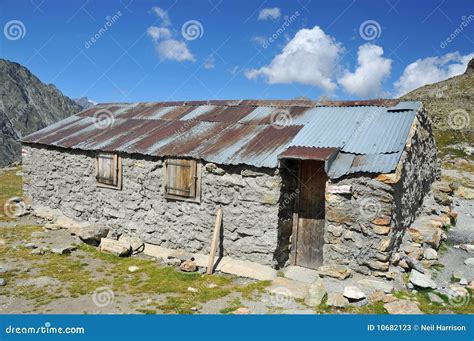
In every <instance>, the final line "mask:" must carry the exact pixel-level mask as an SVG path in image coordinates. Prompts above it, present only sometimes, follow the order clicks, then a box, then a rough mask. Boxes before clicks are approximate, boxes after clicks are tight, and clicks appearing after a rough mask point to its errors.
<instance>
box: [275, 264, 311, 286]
mask: <svg viewBox="0 0 474 341" xmlns="http://www.w3.org/2000/svg"><path fill="white" fill-rule="evenodd" d="M283 275H284V276H285V278H288V279H292V280H295V281H299V282H303V283H309V284H311V283H313V282H314V281H315V280H316V279H317V278H318V277H319V275H318V271H316V270H313V269H308V268H303V267H301V266H296V265H291V266H289V267H287V268H285V269H284V270H283Z"/></svg>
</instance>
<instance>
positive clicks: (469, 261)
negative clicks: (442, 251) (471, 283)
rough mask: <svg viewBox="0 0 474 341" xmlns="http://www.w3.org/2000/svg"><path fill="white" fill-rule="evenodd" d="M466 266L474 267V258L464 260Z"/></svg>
mask: <svg viewBox="0 0 474 341" xmlns="http://www.w3.org/2000/svg"><path fill="white" fill-rule="evenodd" d="M464 264H466V265H468V266H474V258H473V257H471V258H467V259H466V260H464Z"/></svg>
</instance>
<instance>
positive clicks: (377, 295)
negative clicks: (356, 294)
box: [367, 290, 385, 304]
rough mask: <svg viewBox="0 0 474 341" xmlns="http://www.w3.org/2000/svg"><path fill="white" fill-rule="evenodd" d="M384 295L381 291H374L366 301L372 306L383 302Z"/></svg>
mask: <svg viewBox="0 0 474 341" xmlns="http://www.w3.org/2000/svg"><path fill="white" fill-rule="evenodd" d="M384 297H385V293H384V292H383V291H382V290H374V291H373V292H372V293H371V294H370V295H369V296H368V297H367V301H368V303H369V304H374V303H377V302H381V301H383V299H384Z"/></svg>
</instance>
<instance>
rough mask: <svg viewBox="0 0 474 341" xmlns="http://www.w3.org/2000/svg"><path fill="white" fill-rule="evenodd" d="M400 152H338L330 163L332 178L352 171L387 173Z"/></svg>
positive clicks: (392, 168) (396, 161)
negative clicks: (361, 153) (356, 153)
mask: <svg viewBox="0 0 474 341" xmlns="http://www.w3.org/2000/svg"><path fill="white" fill-rule="evenodd" d="M401 155H402V152H401V151H400V152H397V153H390V154H366V155H355V154H347V153H342V152H340V153H339V154H338V155H337V157H336V159H335V160H334V161H333V163H332V164H331V168H330V169H329V172H328V176H329V177H330V178H332V179H336V178H340V177H341V176H343V175H347V174H352V173H359V172H362V173H389V172H391V171H393V170H394V169H395V168H396V165H397V164H398V161H399V160H400V156H401Z"/></svg>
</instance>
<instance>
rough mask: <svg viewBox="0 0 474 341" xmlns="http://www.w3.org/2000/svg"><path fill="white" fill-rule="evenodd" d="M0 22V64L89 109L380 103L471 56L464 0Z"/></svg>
mask: <svg viewBox="0 0 474 341" xmlns="http://www.w3.org/2000/svg"><path fill="white" fill-rule="evenodd" d="M0 22H1V25H2V27H3V29H4V30H3V34H2V35H1V37H0V44H1V45H0V56H1V57H2V58H6V59H9V60H12V61H15V62H18V63H20V64H23V65H25V66H26V67H28V68H29V69H30V70H31V71H32V72H33V73H34V74H35V75H36V76H38V77H39V78H40V79H41V80H42V81H43V82H45V83H53V84H55V85H56V86H57V87H58V88H59V89H60V90H61V91H62V92H63V93H64V94H65V95H67V96H69V97H72V98H75V97H80V96H87V97H89V98H91V99H93V100H95V101H98V102H134V101H165V100H193V99H243V98H255V99H259V98H272V99H291V98H296V97H301V96H306V97H309V98H311V99H317V98H320V97H321V96H328V97H331V98H334V99H356V98H373V97H392V96H396V95H398V94H400V93H403V92H405V91H408V90H410V89H412V88H414V87H417V86H420V85H423V84H426V83H430V82H435V81H439V80H441V79H445V78H447V77H450V76H453V75H456V74H459V73H461V72H462V71H463V70H464V68H465V64H466V63H467V61H468V60H469V59H470V58H471V57H472V56H473V52H474V45H473V44H474V34H473V33H474V2H473V1H472V0H470V1H468V0H465V1H449V2H448V1H442V0H434V1H427V0H424V1H421V0H419V1H414V0H411V1H408V0H407V1H403V0H387V1H385V0H379V1H363V0H347V1H343V0H341V1H329V0H324V1H316V0H311V1H309V0H297V1H259V0H252V1H247V0H242V1H224V0H209V1H208V0H203V1H198V0H194V1H193V0H188V1H184V0H179V1H143V0H142V1H140V0H120V1H119V0H109V1H104V0H102V1H99V0H89V1H86V0H77V1H76V0H69V1H64V0H62V1H61V0H31V1H30V0H2V1H1V5H0ZM107 22H108V23H109V24H108V25H107ZM186 23H187V27H188V28H189V31H187V33H185V34H184V35H183V33H182V27H183V25H184V24H186ZM105 27H106V29H104V28H105ZM101 29H102V30H101ZM193 29H194V31H193ZM194 33H196V35H193V34H194ZM94 36H96V37H98V38H97V39H96V41H95V42H92V41H91V38H92V37H94ZM448 37H451V38H450V39H449V40H450V41H446V39H447V38H448ZM270 38H272V39H271V41H269V39H270Z"/></svg>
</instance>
